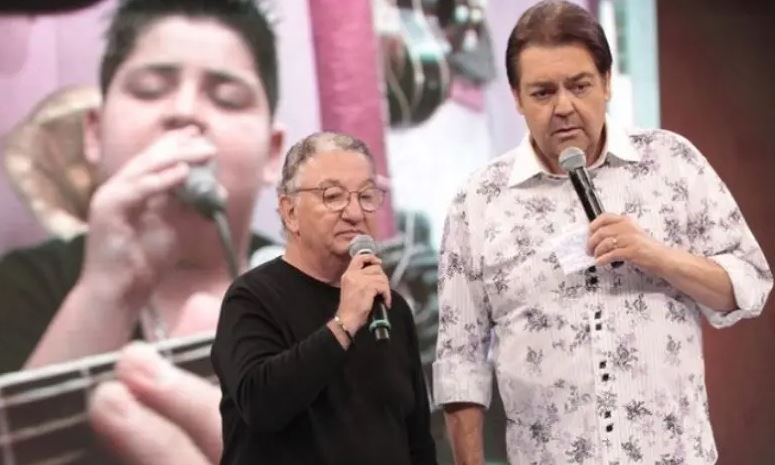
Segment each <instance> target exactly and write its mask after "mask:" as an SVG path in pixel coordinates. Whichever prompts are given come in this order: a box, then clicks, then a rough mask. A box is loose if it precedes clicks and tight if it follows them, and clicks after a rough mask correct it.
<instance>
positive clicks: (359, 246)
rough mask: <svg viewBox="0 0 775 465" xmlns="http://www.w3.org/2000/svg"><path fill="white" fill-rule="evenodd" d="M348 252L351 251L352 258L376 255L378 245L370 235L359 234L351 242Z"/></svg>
mask: <svg viewBox="0 0 775 465" xmlns="http://www.w3.org/2000/svg"><path fill="white" fill-rule="evenodd" d="M348 250H349V251H350V256H351V257H354V256H356V255H360V254H364V253H370V254H376V253H377V243H376V242H374V239H372V237H371V236H369V235H368V234H358V235H357V236H355V237H353V239H352V240H351V241H350V247H349V249H348Z"/></svg>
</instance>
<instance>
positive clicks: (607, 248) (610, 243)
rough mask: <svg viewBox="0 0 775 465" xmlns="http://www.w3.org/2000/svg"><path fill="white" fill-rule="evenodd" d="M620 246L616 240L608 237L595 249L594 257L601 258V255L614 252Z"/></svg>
mask: <svg viewBox="0 0 775 465" xmlns="http://www.w3.org/2000/svg"><path fill="white" fill-rule="evenodd" d="M618 245H619V244H618V243H617V242H616V240H614V238H613V237H606V238H605V239H603V240H602V241H600V242H599V243H598V244H597V246H596V247H595V249H594V251H593V253H592V256H593V257H600V256H601V255H604V254H607V253H609V252H613V251H614V250H615V249H616V248H617V246H618Z"/></svg>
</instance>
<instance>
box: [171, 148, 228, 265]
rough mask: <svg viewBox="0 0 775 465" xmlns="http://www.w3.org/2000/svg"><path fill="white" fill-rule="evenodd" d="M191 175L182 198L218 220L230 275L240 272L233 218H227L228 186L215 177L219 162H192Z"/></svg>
mask: <svg viewBox="0 0 775 465" xmlns="http://www.w3.org/2000/svg"><path fill="white" fill-rule="evenodd" d="M190 168H191V169H190V170H189V172H188V177H186V181H185V182H184V183H183V185H182V186H180V187H179V188H178V190H177V191H176V194H177V196H178V198H179V199H180V200H182V201H183V202H185V203H187V204H189V205H191V206H192V207H194V208H195V209H196V211H197V212H198V213H199V214H200V215H202V216H203V217H205V218H207V219H208V220H210V221H213V222H214V223H215V229H216V231H217V232H218V238H219V239H220V240H221V247H222V248H223V254H224V257H225V258H226V264H227V266H228V267H229V275H231V277H232V278H236V277H237V276H238V275H239V260H238V259H237V251H236V249H235V247H234V240H233V238H232V235H231V228H230V227H229V221H228V219H227V218H226V194H225V193H226V190H225V189H224V188H223V187H221V185H220V184H218V181H217V180H216V179H215V165H214V164H213V163H208V164H204V165H191V166H190Z"/></svg>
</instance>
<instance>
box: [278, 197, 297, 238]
mask: <svg viewBox="0 0 775 465" xmlns="http://www.w3.org/2000/svg"><path fill="white" fill-rule="evenodd" d="M278 204H279V206H278V211H279V213H280V218H281V219H282V222H283V226H285V229H286V232H287V233H288V234H291V235H295V234H298V232H299V215H298V210H297V209H296V198H295V197H293V196H289V195H285V194H280V195H279V198H278Z"/></svg>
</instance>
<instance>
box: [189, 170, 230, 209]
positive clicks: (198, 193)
mask: <svg viewBox="0 0 775 465" xmlns="http://www.w3.org/2000/svg"><path fill="white" fill-rule="evenodd" d="M190 168H191V169H190V171H189V173H188V177H187V178H186V182H185V183H184V184H183V185H182V186H180V188H179V189H178V191H177V195H178V197H179V198H180V199H181V200H182V201H183V202H185V203H187V204H189V205H191V206H192V207H194V208H195V209H196V210H197V211H198V212H199V213H200V214H201V215H202V216H204V217H205V218H209V219H212V218H213V215H214V214H215V213H216V212H223V211H224V210H225V209H226V198H225V196H224V195H223V192H224V191H223V188H221V186H220V184H218V181H217V180H216V179H215V172H214V166H213V165H212V164H205V165H191V167H190Z"/></svg>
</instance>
